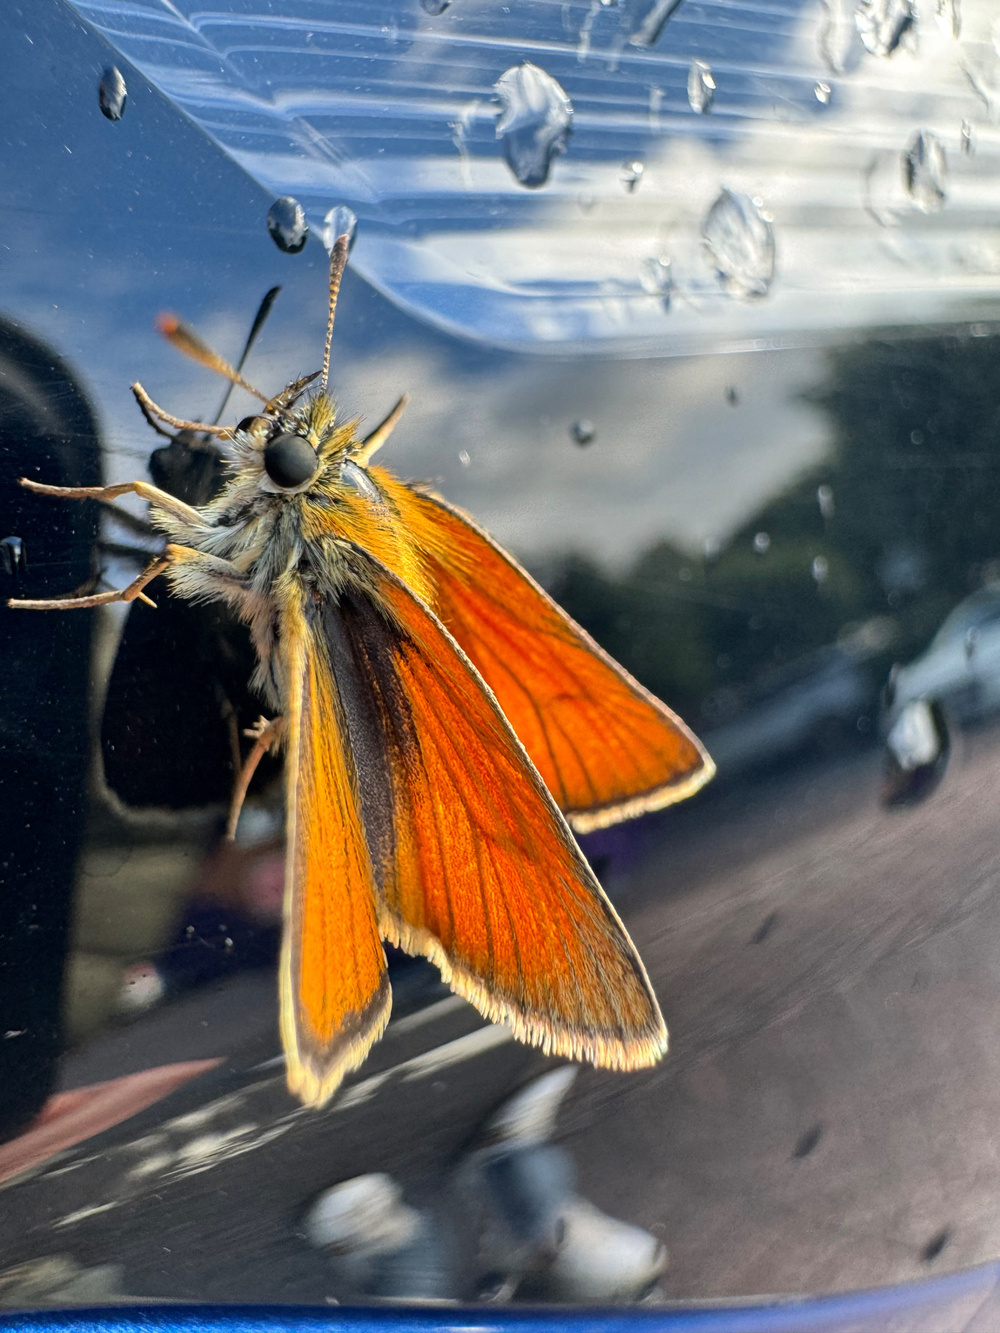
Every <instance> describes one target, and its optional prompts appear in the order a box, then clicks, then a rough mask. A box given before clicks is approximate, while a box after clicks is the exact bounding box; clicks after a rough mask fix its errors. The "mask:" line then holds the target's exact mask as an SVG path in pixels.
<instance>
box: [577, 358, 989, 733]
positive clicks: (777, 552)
mask: <svg viewBox="0 0 1000 1333" xmlns="http://www.w3.org/2000/svg"><path fill="white" fill-rule="evenodd" d="M811 400H812V401H813V402H814V403H815V404H816V405H817V406H818V407H820V408H821V409H822V410H823V411H824V412H825V413H826V414H827V415H828V416H829V418H830V420H831V424H832V427H833V451H832V455H831V457H830V459H829V461H828V462H827V463H826V464H824V465H823V466H822V468H820V469H817V470H816V471H813V472H811V473H809V474H808V475H807V476H805V477H803V478H801V479H800V480H799V481H798V482H797V483H796V484H795V485H794V486H792V487H791V488H790V489H789V490H788V491H786V492H785V493H784V494H783V495H781V496H779V497H778V498H777V499H775V500H774V501H772V502H771V503H770V504H769V505H767V506H766V507H765V508H764V509H763V510H761V511H760V512H759V513H757V514H756V515H754V517H753V519H752V520H750V521H748V522H747V523H746V524H745V525H744V527H743V528H742V529H741V530H740V531H739V532H737V533H736V534H735V535H734V536H733V538H732V539H731V541H730V542H729V544H728V545H727V546H726V548H725V549H724V550H723V551H721V552H720V553H719V554H718V555H717V556H715V557H714V558H710V559H709V558H705V559H702V558H692V557H688V556H685V555H683V554H682V553H680V552H679V551H677V550H675V549H674V548H673V547H671V546H670V545H669V544H668V543H666V542H663V543H660V544H659V545H657V546H655V547H653V548H652V549H651V550H649V551H647V552H646V553H645V555H643V556H642V557H641V558H640V559H639V560H638V561H637V562H636V564H635V565H634V567H633V568H632V569H631V570H630V571H629V572H628V573H627V574H626V575H625V576H624V577H622V578H621V579H612V578H610V577H609V576H607V575H605V574H603V573H602V572H601V571H600V570H598V569H597V568H596V566H594V565H593V564H592V563H590V562H588V561H586V560H584V559H581V558H579V557H571V558H568V559H567V560H566V561H565V562H564V564H563V566H562V568H561V570H560V571H559V573H558V575H557V577H556V579H555V581H554V586H553V591H554V592H555V595H556V596H557V597H558V598H559V600H560V601H561V602H562V604H563V605H564V606H565V607H566V609H567V610H568V611H569V612H570V613H571V614H572V615H573V616H575V617H576V618H577V619H578V620H580V621H581V622H582V623H583V624H584V625H585V626H586V627H587V628H588V629H589V630H590V631H591V632H592V633H593V634H594V636H595V638H597V639H598V640H599V642H601V643H602V644H604V646H605V647H607V648H608V650H609V651H610V652H612V653H613V654H614V655H615V656H617V657H618V658H619V659H620V660H621V661H622V662H623V663H625V665H627V666H628V667H629V668H630V669H631V670H632V671H634V672H635V674H636V675H637V676H638V677H639V678H640V679H641V680H642V681H643V682H644V683H645V684H647V685H648V686H649V687H650V688H651V689H652V690H654V691H656V693H658V694H660V695H662V696H663V697H664V698H666V699H667V700H669V701H670V702H671V703H672V704H674V705H675V706H676V707H678V708H679V709H681V710H682V711H686V712H688V713H689V714H690V715H691V716H692V717H693V718H695V717H697V715H698V713H699V711H700V710H701V707H702V705H703V704H704V702H705V700H706V698H707V697H708V696H709V695H711V694H712V693H713V692H714V691H717V690H718V689H719V688H720V687H724V686H733V685H735V686H741V685H745V684H748V683H750V682H752V681H754V680H755V679H757V678H759V677H760V676H761V674H762V673H764V672H766V671H767V670H768V669H769V668H770V667H773V666H776V665H778V664H780V663H782V662H785V661H789V660H791V659H793V658H796V657H798V656H800V655H801V654H803V653H806V652H808V651H809V650H810V649H813V648H817V647H819V646H820V645H822V644H825V643H829V642H831V641H832V640H834V639H835V638H836V637H837V635H838V633H839V632H840V631H841V630H842V629H843V628H844V626H845V625H846V624H848V623H850V622H854V621H859V620H863V619H866V618H867V617H870V616H884V615H886V614H889V615H892V616H893V617H894V618H895V619H896V621H897V624H898V637H897V641H896V645H895V654H896V656H898V657H900V658H904V659H905V658H906V657H908V656H910V655H912V654H913V653H914V652H916V651H918V650H919V649H920V648H921V647H922V646H923V644H924V642H926V639H927V638H928V636H929V635H930V634H931V633H932V632H933V630H934V629H935V628H936V627H937V625H938V624H939V623H940V621H941V620H942V618H943V616H944V615H945V613H946V612H947V611H948V610H949V608H950V607H952V606H953V605H954V604H955V602H957V601H959V600H960V599H961V598H962V597H964V596H965V595H966V594H967V593H968V592H969V591H970V589H971V588H973V587H976V586H978V584H979V583H980V582H982V580H983V578H984V576H986V575H991V576H994V577H995V576H996V573H998V572H1000V570H996V568H995V567H994V566H993V562H994V561H995V560H996V559H997V558H998V557H1000V347H998V340H997V339H995V338H975V337H954V336H953V337H944V336H942V337H939V338H933V339H921V340H913V341H900V342H890V341H887V340H885V341H883V340H879V341H873V342H870V343H866V344H862V345H859V346H856V347H849V348H845V349H840V350H838V351H836V352H833V353H832V354H831V356H830V376H829V379H828V381H827V382H826V384H824V385H823V386H822V387H821V388H820V389H818V390H817V391H816V392H814V393H813V394H812V395H811ZM821 485H822V486H824V487H828V488H829V490H828V491H824V503H823V504H822V505H821V504H820V502H819V497H818V494H817V488H818V487H819V486H821ZM757 533H766V534H767V537H768V538H769V545H767V549H766V550H764V551H760V550H758V549H755V547H754V536H755V534H757ZM758 545H759V546H760V545H766V543H764V542H761V543H758ZM817 557H820V558H821V561H822V560H825V561H826V565H825V567H823V566H822V564H821V565H820V569H819V572H820V574H821V576H822V575H824V574H825V577H821V578H820V581H817V579H816V577H815V571H816V567H815V566H814V561H815V560H816V558H817Z"/></svg>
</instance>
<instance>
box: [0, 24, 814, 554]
mask: <svg viewBox="0 0 1000 1333" xmlns="http://www.w3.org/2000/svg"><path fill="white" fill-rule="evenodd" d="M0 33H2V37H3V40H4V42H5V43H7V49H9V50H13V51H16V52H17V53H18V58H17V60H16V61H12V62H11V68H10V70H9V73H8V78H7V80H6V82H5V87H4V90H3V93H2V96H3V98H4V109H5V115H4V122H3V123H4V126H5V129H4V131H3V133H4V149H3V161H4V166H5V178H6V181H7V183H8V188H7V189H6V190H5V192H4V196H3V203H2V205H0V207H2V211H3V218H4V229H3V230H4V247H5V249H4V258H3V261H2V268H0V280H2V284H3V299H2V304H3V307H4V309H5V311H6V312H8V313H11V314H12V315H14V317H16V318H18V319H19V320H22V321H23V322H24V324H25V326H26V327H27V328H28V329H30V330H31V331H33V332H35V333H36V334H38V335H40V336H41V337H43V338H45V339H47V340H48V341H49V342H50V343H51V344H52V346H53V347H54V348H55V349H56V350H58V351H60V352H61V353H62V354H64V355H65V356H67V357H68V358H69V360H70V361H71V363H72V364H74V365H75V366H76V367H77V368H78V370H79V371H80V373H81V375H82V377H83V380H84V383H85V385H86V387H87V390H88V392H89V393H90V394H91V396H92V398H93V400H94V402H95V405H96V406H97V408H98V412H99V415H100V418H101V420H102V423H103V425H104V428H105V432H106V437H107V439H108V441H109V443H110V444H111V445H112V448H113V456H112V457H111V459H110V460H109V464H108V468H109V473H110V474H111V475H113V477H114V478H116V479H120V478H125V477H128V476H134V475H137V474H138V475H141V474H142V469H143V466H144V459H145V458H146V457H147V455H148V453H149V451H150V449H151V448H153V447H154V446H155V443H156V441H155V439H154V437H153V436H152V433H151V432H150V431H149V429H148V427H147V426H146V425H145V423H144V422H143V420H142V418H141V417H140V415H139V413H138V410H137V409H136V408H135V406H134V404H133V402H132V399H131V395H130V394H129V393H128V390H127V386H128V384H129V383H130V382H131V380H132V379H135V378H139V379H141V380H142V382H143V383H144V384H145V385H146V387H147V389H148V390H149V392H150V393H151V394H152V395H153V397H154V398H156V399H157V400H158V401H160V402H161V403H162V404H163V405H164V406H165V407H167V408H168V409H170V410H173V411H178V412H182V413H184V412H187V413H191V414H198V413H202V412H204V413H211V412H213V411H214V409H215V406H216V405H217V402H218V399H219V394H220V386H219V384H218V383H217V382H216V380H215V379H214V377H212V376H210V375H208V374H207V373H206V372H205V371H203V370H201V369H200V368H198V367H196V366H192V365H190V364H189V363H187V362H185V361H184V360H182V359H181V358H180V357H178V356H177V354H176V353H175V352H174V351H173V350H172V349H171V348H170V347H169V346H167V345H166V344H165V343H163V342H162V340H160V339H159V338H158V337H157V335H156V334H155V333H154V331H153V327H152V321H153V318H154V316H155V315H156V313H157V312H158V311H160V310H162V309H164V308H173V309H176V310H178V311H179V312H180V313H182V314H183V315H184V316H185V317H186V318H188V319H190V321H191V322H192V323H194V324H195V325H196V326H197V327H198V329H199V330H200V331H201V332H202V333H203V334H204V335H205V336H206V337H207V338H208V339H209V340H211V341H213V342H215V343H217V344H218V345H219V347H220V348H221V350H223V351H224V352H225V353H226V354H228V355H230V356H232V355H235V353H236V351H237V350H238V348H239V345H240V343H241V341H242V339H243V336H244V334H245V332H246V329H247V327H248V325H249V322H250V319H251V317H252V314H253V311H254V309H255V307H256V304H257V302H258V300H259V298H260V296H261V295H262V294H263V292H264V291H265V290H266V288H267V287H269V286H270V285H272V284H274V283H282V284H283V285H284V291H283V293H282V295H281V297H280V298H279V300H278V302H277V304H276V306H275V308H274V311H273V314H272V316H271V320H270V322H269V324H268V327H267V329H266V330H265V333H264V335H263V337H262V339H261V341H260V343H259V344H258V348H257V350H256V351H255V352H254V354H253V357H252V359H251V363H250V365H249V367H248V370H249V373H250V375H251V378H253V379H255V380H257V381H259V382H260V384H261V386H262V387H263V388H265V389H273V388H274V387H275V386H276V385H278V384H280V383H282V382H284V381H285V380H286V379H289V378H291V377H292V376H293V375H296V374H298V373H300V372H301V371H302V370H303V369H309V368H312V367H314V366H315V365H316V364H318V361H319V355H320V350H321V340H322V330H323V322H324V303H325V293H324V288H325V283H324V270H325V262H326V260H325V255H324V253H323V251H322V249H321V247H320V246H319V245H318V243H316V242H314V241H310V243H309V245H308V246H307V248H306V251H305V252H304V253H303V254H302V255H299V256H296V257H293V256H287V255H283V254H281V253H280V252H279V251H278V250H277V249H276V247H275V246H274V245H273V243H272V242H271V240H270V238H269V237H268V235H267V233H266V230H265V228H264V214H265V212H266V208H267V199H266V197H265V196H264V195H263V194H262V193H261V192H260V191H259V190H258V188H257V187H256V186H254V185H253V184H252V183H250V182H249V181H248V180H247V179H246V177H245V176H244V175H243V173H242V172H241V171H240V170H239V169H238V168H237V167H235V166H234V165H233V164H232V163H230V162H228V161H226V160H225V158H223V157H221V155H220V154H219V153H218V150H217V149H215V148H214V147H213V146H212V145H210V144H209V143H208V142H207V141H206V140H205V139H204V138H203V137H202V136H201V135H200V134H199V133H198V131H197V130H195V129H194V128H193V127H192V126H191V125H190V124H189V123H187V122H185V121H184V120H183V118H181V117H180V116H178V115H177V114H176V113H175V112H174V111H172V110H171V109H170V108H169V107H167V106H166V105H165V103H164V102H163V101H162V100H161V99H160V98H159V97H158V95H157V94H155V93H153V92H152V91H150V90H149V89H148V88H147V87H145V86H144V85H143V83H142V81H141V80H140V79H139V78H138V76H136V75H134V74H131V75H129V89H130V100H129V104H128V108H127V110H126V114H125V118H124V119H123V120H122V121H121V122H120V123H118V124H116V125H111V124H109V123H108V122H107V121H105V120H104V119H103V117H102V116H101V115H100V113H99V111H98V109H97V99H96V84H97V77H98V75H99V72H100V68H101V66H102V64H103V63H104V62H105V60H106V52H104V51H103V50H102V47H101V44H100V42H99V41H97V40H96V39H95V38H93V37H90V36H88V35H86V34H85V33H84V32H83V31H81V30H80V29H79V28H74V25H73V21H72V19H71V18H70V17H69V16H68V13H67V11H65V10H64V9H61V8H58V7H57V6H55V5H54V4H52V5H50V4H49V3H48V0H45V2H44V3H40V4H39V5H38V7H37V10H33V11H32V14H31V18H30V24H29V28H28V32H27V36H28V37H30V39H31V41H30V42H29V41H28V40H26V33H25V31H24V30H23V28H22V27H19V26H18V20H17V18H16V17H15V16H14V15H13V14H12V13H11V12H10V11H2V12H0ZM338 334H339V336H338V340H337V347H336V358H335V378H336V380H337V382H338V385H339V388H340V391H341V397H342V400H343V402H344V408H345V412H350V413H352V414H353V413H355V412H357V413H360V414H363V415H364V416H365V417H366V418H367V419H368V420H369V421H372V420H375V419H377V418H378V417H379V416H380V415H381V414H382V413H384V412H385V411H386V410H387V409H388V407H389V406H391V404H392V402H393V401H394V399H395V397H396V396H397V394H398V393H399V392H400V391H401V390H403V389H406V390H407V391H409V392H410V394H411V395H412V402H411V405H410V407H409V408H408V411H407V416H406V419H405V421H404V424H403V425H402V426H401V427H400V429H399V432H398V436H397V438H395V439H394V440H393V442H392V444H391V446H390V447H389V449H388V450H387V452H386V459H387V461H388V462H389V463H390V464H391V465H392V466H394V467H395V468H396V469H397V470H398V471H399V472H400V473H402V474H403V475H406V476H415V477H430V478H435V479H439V480H440V483H441V486H442V489H444V490H445V491H446V493H447V494H448V495H449V496H451V497H452V498H453V499H454V500H455V501H456V502H458V503H460V504H463V505H465V506H467V507H468V508H469V509H471V510H472V511H473V512H474V513H475V514H476V515H477V516H478V517H479V518H480V519H481V520H482V521H483V522H484V523H485V524H486V525H487V526H489V527H490V528H491V529H492V530H494V531H495V532H496V533H497V535H498V537H500V538H501V539H502V540H504V541H506V542H509V543H510V544H511V545H513V546H514V547H515V548H516V549H518V550H519V551H521V552H522V553H524V554H527V555H533V554H542V553H545V552H550V551H557V550H561V549H566V548H567V547H572V548H575V549H578V550H584V551H591V552H593V553H594V554H596V555H598V556H600V557H601V558H613V559H615V560H622V559H626V558H628V557H630V556H631V555H634V554H636V553H637V552H638V551H640V550H641V549H643V548H644V547H646V546H647V545H649V544H650V543H651V542H652V541H654V540H656V539H658V538H660V537H662V536H664V535H666V536H670V537H673V538H674V539H676V540H678V541H681V542H683V543H686V544H689V545H697V544H700V543H701V541H702V540H703V539H705V538H706V537H717V536H724V535H725V533H726V532H728V531H730V530H731V529H732V527H733V526H734V525H736V524H738V523H740V522H741V521H743V520H744V519H745V518H746V517H747V516H748V514H749V513H751V512H752V511H753V509H754V508H755V507H756V506H757V505H758V504H760V503H761V502H762V501H763V500H765V499H766V498H767V497H768V496H769V495H771V494H772V493H773V492H774V490H775V489H776V488H779V487H780V486H782V485H784V484H786V483H787V482H788V481H789V480H790V479H791V478H792V477H793V476H794V475H795V474H796V473H797V472H798V471H799V470H800V469H801V468H802V467H803V466H804V465H806V464H808V463H810V462H812V461H813V460H814V459H815V458H816V457H818V456H819V455H820V453H821V451H822V445H823V434H822V423H821V422H820V420H819V418H817V417H816V416H815V415H814V414H813V413H812V412H811V410H810V409H808V408H806V407H804V406H803V405H801V404H800V403H798V402H796V394H797V393H798V392H799V390H800V389H801V388H803V387H805V386H808V385H809V384H812V383H815V382H816V381H817V379H818V378H820V377H821V374H822V363H821V361H820V359H819V356H818V354H817V353H815V352H811V351H808V350H806V351H799V352H795V351H791V352H761V353H757V354H755V355H750V356H724V357H718V358H701V359H676V360H672V361H656V360H639V359H636V360H624V361H613V360H607V361H605V360H602V359H594V358H584V359H572V358H567V359H565V360H554V359H549V358H541V359H539V358H536V357H530V356H526V355H521V354H514V353H508V352H497V351H495V350H491V349H489V348H484V347H482V346H481V345H475V344H471V343H469V342H467V341H465V340H462V339H459V338H455V337H451V336H448V335H445V334H441V333H437V332H434V331H433V330H429V329H428V328H427V327H426V325H424V324H422V323H420V322H418V321H415V320H413V319H412V318H411V317H410V316H408V315H405V314H403V313H401V312H399V311H398V310H397V309H395V308H394V307H393V306H392V305H391V304H390V303H389V302H387V301H386V300H385V299H384V298H382V297H381V296H379V295H378V294H377V293H376V292H374V291H372V290H371V289H370V288H369V287H368V286H367V284H365V283H363V282H361V281H359V280H357V279H353V280H352V279H351V278H350V276H349V278H348V281H347V283H346V285H345V292H344V298H343V306H342V310H341V317H340V324H339V328H338ZM729 385H733V386H735V387H736V388H737V389H738V393H739V404H738V406H736V407H731V406H730V405H729V404H728V403H727V401H726V396H725V390H726V387H727V386H729ZM233 410H234V411H235V412H239V411H241V410H242V408H241V404H240V401H239V400H238V399H234V405H233ZM578 418H588V419H590V420H591V421H593V423H594V425H595V427H596V432H597V434H596V438H595V440H594V442H593V443H592V444H591V445H590V446H589V447H588V448H587V449H581V448H579V447H578V446H576V445H575V444H574V443H573V442H572V440H571V438H570V433H569V432H570V426H571V424H572V422H573V421H574V420H576V419H578ZM462 451H465V452H466V453H467V454H468V455H469V464H468V466H463V464H462V463H461V462H460V460H459V454H460V453H461V452H462Z"/></svg>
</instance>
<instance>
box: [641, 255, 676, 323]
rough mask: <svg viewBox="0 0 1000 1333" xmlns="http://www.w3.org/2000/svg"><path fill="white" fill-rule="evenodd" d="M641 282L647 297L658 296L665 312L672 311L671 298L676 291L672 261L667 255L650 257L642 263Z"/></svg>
mask: <svg viewBox="0 0 1000 1333" xmlns="http://www.w3.org/2000/svg"><path fill="white" fill-rule="evenodd" d="M639 281H640V283H641V284H642V290H643V291H644V292H645V293H646V295H647V296H657V297H659V299H660V301H661V302H662V304H663V308H664V309H665V310H669V309H670V297H671V295H672V293H673V290H674V279H673V273H672V271H671V267H670V260H669V259H668V258H667V256H666V255H650V256H649V258H648V259H644V260H643V261H642V270H641V273H640V277H639Z"/></svg>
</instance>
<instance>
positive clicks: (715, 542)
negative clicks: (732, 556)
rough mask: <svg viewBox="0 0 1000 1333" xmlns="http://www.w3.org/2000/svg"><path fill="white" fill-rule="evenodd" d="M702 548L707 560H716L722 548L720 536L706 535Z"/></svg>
mask: <svg viewBox="0 0 1000 1333" xmlns="http://www.w3.org/2000/svg"><path fill="white" fill-rule="evenodd" d="M701 550H702V554H703V555H704V557H705V559H706V560H714V559H715V557H716V556H717V555H718V554H719V552H720V551H721V550H722V542H720V541H719V539H718V537H706V538H705V540H704V541H703V542H702V544H701Z"/></svg>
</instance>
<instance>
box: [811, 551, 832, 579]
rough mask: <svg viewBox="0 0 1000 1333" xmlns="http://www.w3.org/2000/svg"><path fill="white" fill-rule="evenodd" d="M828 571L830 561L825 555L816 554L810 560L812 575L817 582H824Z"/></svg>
mask: <svg viewBox="0 0 1000 1333" xmlns="http://www.w3.org/2000/svg"><path fill="white" fill-rule="evenodd" d="M829 573H830V562H829V560H827V558H826V556H825V555H817V556H816V557H814V559H813V562H812V576H813V578H814V579H815V580H816V582H817V583H825V582H826V580H827V576H828V575H829Z"/></svg>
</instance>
